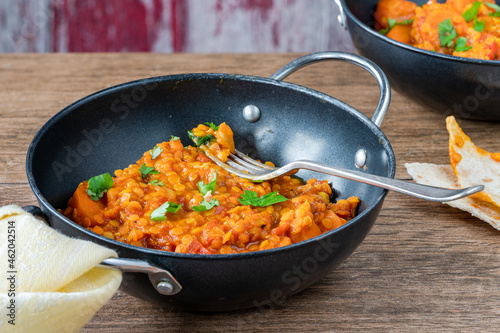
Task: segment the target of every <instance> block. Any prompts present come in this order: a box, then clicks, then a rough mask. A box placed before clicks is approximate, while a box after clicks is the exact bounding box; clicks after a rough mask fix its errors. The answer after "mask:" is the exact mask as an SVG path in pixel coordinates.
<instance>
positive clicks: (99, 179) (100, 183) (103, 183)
mask: <svg viewBox="0 0 500 333" xmlns="http://www.w3.org/2000/svg"><path fill="white" fill-rule="evenodd" d="M113 184H114V181H113V178H112V177H111V175H110V174H109V173H103V174H102V175H99V176H95V177H92V178H90V179H89V183H88V188H87V194H88V195H89V197H90V199H92V200H94V201H97V200H99V199H100V198H102V196H103V195H104V193H106V192H107V191H108V190H109V189H110V188H112V187H113Z"/></svg>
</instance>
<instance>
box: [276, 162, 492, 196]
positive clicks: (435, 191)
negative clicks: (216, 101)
mask: <svg viewBox="0 0 500 333" xmlns="http://www.w3.org/2000/svg"><path fill="white" fill-rule="evenodd" d="M298 169H306V170H311V171H316V172H320V173H323V174H327V175H331V176H337V177H341V178H345V179H350V180H354V181H357V182H361V183H364V184H369V185H373V186H377V187H381V188H385V189H387V190H391V191H395V192H399V193H403V194H407V195H410V196H413V197H416V198H420V199H425V200H429V201H440V202H445V201H452V200H457V199H460V198H463V197H466V196H469V195H471V194H474V193H477V192H480V191H482V190H483V189H484V186H483V185H476V186H471V187H467V188H463V189H457V190H452V189H446V188H441V187H434V186H428V185H422V184H417V183H410V182H407V181H404V180H397V179H393V178H388V177H382V176H376V175H372V174H368V173H363V172H360V171H355V170H349V169H343V168H339V167H334V166H331V165H328V164H324V163H319V162H312V161H307V160H299V161H294V162H292V163H289V164H287V165H285V166H284V167H282V168H280V169H279V170H280V173H281V174H285V173H288V172H290V171H294V170H298Z"/></svg>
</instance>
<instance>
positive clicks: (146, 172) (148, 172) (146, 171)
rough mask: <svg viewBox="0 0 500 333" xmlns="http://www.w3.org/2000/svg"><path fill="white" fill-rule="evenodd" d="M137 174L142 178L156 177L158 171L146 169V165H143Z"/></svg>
mask: <svg viewBox="0 0 500 333" xmlns="http://www.w3.org/2000/svg"><path fill="white" fill-rule="evenodd" d="M139 172H140V173H141V175H142V178H146V176H147V175H157V174H159V172H158V171H156V170H155V168H154V167H148V166H146V163H143V164H142V165H141V167H140V168H139Z"/></svg>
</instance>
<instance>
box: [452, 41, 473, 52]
mask: <svg viewBox="0 0 500 333" xmlns="http://www.w3.org/2000/svg"><path fill="white" fill-rule="evenodd" d="M470 49H472V46H467V38H465V37H458V38H457V42H456V43H455V51H456V52H464V51H469V50H470Z"/></svg>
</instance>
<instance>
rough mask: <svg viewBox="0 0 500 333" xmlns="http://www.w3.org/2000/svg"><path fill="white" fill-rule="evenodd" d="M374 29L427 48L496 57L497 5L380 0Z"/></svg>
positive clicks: (499, 41) (488, 0)
mask: <svg viewBox="0 0 500 333" xmlns="http://www.w3.org/2000/svg"><path fill="white" fill-rule="evenodd" d="M374 18H375V29H376V30H377V31H378V32H380V33H381V34H384V35H386V36H387V37H389V38H391V39H394V40H396V41H399V42H401V43H405V44H408V45H411V46H415V47H418V48H421V49H424V50H428V51H435V52H439V53H443V54H449V55H454V56H458V57H466V58H475V59H484V60H499V55H498V48H499V45H500V6H498V5H496V4H495V2H494V1H492V0H482V1H476V0H447V1H446V2H445V3H437V2H435V1H429V2H427V3H426V4H424V5H422V6H421V7H419V6H418V5H416V4H415V3H413V2H411V1H407V0H381V1H379V3H378V5H377V9H376V11H375V14H374Z"/></svg>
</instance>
